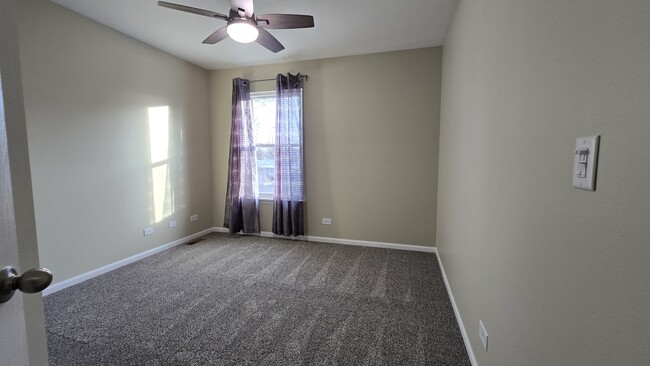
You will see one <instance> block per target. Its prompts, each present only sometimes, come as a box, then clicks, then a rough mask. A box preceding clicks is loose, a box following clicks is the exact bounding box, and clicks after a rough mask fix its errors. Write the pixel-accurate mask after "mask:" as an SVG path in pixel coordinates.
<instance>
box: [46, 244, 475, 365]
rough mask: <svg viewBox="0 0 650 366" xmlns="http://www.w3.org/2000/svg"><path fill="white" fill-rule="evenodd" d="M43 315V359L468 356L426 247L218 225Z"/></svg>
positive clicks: (404, 361)
mask: <svg viewBox="0 0 650 366" xmlns="http://www.w3.org/2000/svg"><path fill="white" fill-rule="evenodd" d="M45 315H46V328H47V336H48V348H49V353H50V365H51V366H74V365H83V366H86V365H88V366H91V365H92V366H96V365H138V366H140V365H142V366H154V365H354V366H357V365H359V366H360V365H368V366H369V365H409V366H410V365H469V364H470V362H469V358H468V356H467V353H466V351H465V347H464V345H463V341H462V337H461V334H460V331H459V328H458V325H457V323H456V319H455V318H454V314H453V310H452V307H451V303H450V302H449V298H448V296H447V292H446V290H445V286H444V283H443V280H442V277H441V273H440V270H439V268H438V264H437V260H436V257H435V254H432V253H421V252H409V251H399V250H390V249H379V248H366V247H355V246H346V245H334V244H321V243H312V242H302V241H289V240H282V239H269V238H259V237H251V236H240V235H228V234H216V233H215V234H210V235H208V236H206V238H205V239H204V240H202V241H200V242H198V243H197V244H194V245H182V246H178V247H175V248H173V249H171V250H168V251H165V252H162V253H159V254H156V255H154V256H151V257H148V258H146V259H143V260H141V261H139V262H136V263H133V264H130V265H128V266H125V267H122V268H120V269H118V270H115V271H112V272H109V273H107V274H104V275H101V276H99V277H95V278H93V279H91V280H88V281H86V282H84V283H81V284H78V285H75V286H72V287H69V288H67V289H64V290H62V291H59V292H56V293H54V294H52V295H49V296H47V297H46V298H45Z"/></svg>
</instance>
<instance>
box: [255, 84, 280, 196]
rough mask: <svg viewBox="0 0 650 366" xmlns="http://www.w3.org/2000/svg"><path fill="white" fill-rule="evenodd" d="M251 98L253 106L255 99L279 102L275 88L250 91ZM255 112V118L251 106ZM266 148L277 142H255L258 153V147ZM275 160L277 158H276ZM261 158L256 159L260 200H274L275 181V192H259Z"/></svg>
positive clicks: (273, 145)
mask: <svg viewBox="0 0 650 366" xmlns="http://www.w3.org/2000/svg"><path fill="white" fill-rule="evenodd" d="M250 98H251V107H252V106H253V103H254V100H255V99H271V98H272V99H273V100H274V101H275V102H276V103H277V99H276V98H277V94H276V92H275V90H263V91H255V92H251V93H250ZM251 109H252V112H253V118H255V110H254V108H251ZM274 121H275V118H274ZM260 147H262V148H264V147H267V148H268V147H273V148H275V142H274V143H273V144H255V151H256V153H257V148H260ZM274 161H275V159H274ZM258 163H259V159H256V165H257V175H258V195H259V197H258V198H259V200H260V201H273V196H274V195H275V182H273V192H272V193H270V194H269V193H263V192H259V176H260V175H259V172H260V170H259V169H260V168H259V164H258Z"/></svg>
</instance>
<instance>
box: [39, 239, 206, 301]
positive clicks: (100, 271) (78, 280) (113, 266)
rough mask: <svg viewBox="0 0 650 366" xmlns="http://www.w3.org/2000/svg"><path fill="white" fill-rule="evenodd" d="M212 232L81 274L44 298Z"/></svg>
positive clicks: (51, 289)
mask: <svg viewBox="0 0 650 366" xmlns="http://www.w3.org/2000/svg"><path fill="white" fill-rule="evenodd" d="M211 232H214V229H213V228H209V229H205V230H203V231H200V232H198V233H196V234H192V235H188V236H186V237H184V238H180V239H177V240H174V241H172V242H171V243H167V244H163V245H161V246H159V247H156V248H153V249H149V250H147V251H145V252H142V253H139V254H136V255H132V256H130V257H128V258H124V259H122V260H119V261H117V262H113V263H111V264H107V265H105V266H102V267H99V268H97V269H93V270H92V271H88V272H86V273H82V274H80V275H78V276H75V277H72V278H69V279H67V280H65V281H61V282H57V283H55V284H53V285H51V286H50V287H48V288H46V289H45V290H43V296H47V295H49V294H52V293H55V292H57V291H60V290H63V289H64V288H66V287H70V286H72V285H76V284H78V283H81V282H83V281H86V280H89V279H91V278H93V277H97V276H99V275H101V274H104V273H106V272H110V271H112V270H114V269H117V268H120V267H123V266H126V265H127V264H130V263H133V262H135V261H138V260H140V259H143V258H146V257H149V256H151V255H154V254H156V253H160V252H162V251H163V250H167V249H169V248H172V247H175V246H177V245H181V244H183V243H185V242H187V241H189V240H192V239H195V238H198V237H201V236H203V235H205V234H209V233H211Z"/></svg>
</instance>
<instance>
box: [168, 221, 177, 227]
mask: <svg viewBox="0 0 650 366" xmlns="http://www.w3.org/2000/svg"><path fill="white" fill-rule="evenodd" d="M167 227H176V220H172V221H170V222H168V223H167Z"/></svg>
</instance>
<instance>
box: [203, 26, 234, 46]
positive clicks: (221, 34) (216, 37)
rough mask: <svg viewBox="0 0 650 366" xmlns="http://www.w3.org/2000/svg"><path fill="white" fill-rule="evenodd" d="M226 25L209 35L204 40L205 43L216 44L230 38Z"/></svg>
mask: <svg viewBox="0 0 650 366" xmlns="http://www.w3.org/2000/svg"><path fill="white" fill-rule="evenodd" d="M226 28H228V27H227V26H226V27H221V28H219V29H217V30H216V31H214V33H212V34H211V35H209V36H208V38H206V39H204V40H203V43H205V44H215V43H217V42H219V41H223V40H224V39H226V38H228V32H227V31H226Z"/></svg>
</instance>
